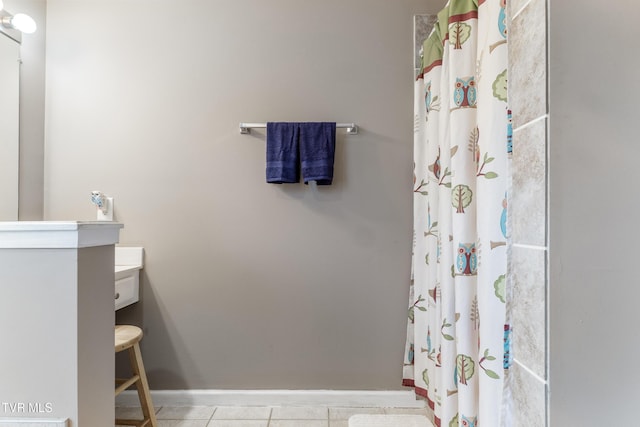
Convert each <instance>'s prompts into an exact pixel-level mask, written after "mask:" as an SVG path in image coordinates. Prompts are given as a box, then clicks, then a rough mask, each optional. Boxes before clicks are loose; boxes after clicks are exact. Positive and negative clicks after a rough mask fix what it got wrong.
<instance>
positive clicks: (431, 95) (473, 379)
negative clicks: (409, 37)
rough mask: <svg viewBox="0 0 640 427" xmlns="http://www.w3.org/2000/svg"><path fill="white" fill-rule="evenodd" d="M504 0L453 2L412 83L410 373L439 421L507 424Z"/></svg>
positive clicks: (469, 425) (407, 377)
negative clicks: (412, 166)
mask: <svg viewBox="0 0 640 427" xmlns="http://www.w3.org/2000/svg"><path fill="white" fill-rule="evenodd" d="M505 1H506V0H450V1H449V2H448V3H447V5H446V6H445V8H444V9H443V10H442V11H441V12H440V13H439V14H438V21H437V23H436V24H435V27H434V30H433V31H432V33H431V34H430V36H429V38H428V39H427V40H426V41H425V42H424V45H423V52H422V57H423V64H422V65H423V67H422V73H421V74H420V75H419V76H418V78H417V80H416V82H415V102H414V108H415V123H414V124H415V133H414V162H415V163H414V238H413V240H414V241H413V262H412V285H411V297H410V302H409V316H408V317H409V319H408V328H407V344H406V349H405V361H404V376H403V378H404V379H403V383H404V385H407V386H413V387H414V388H415V391H416V393H417V394H418V395H421V396H423V397H425V398H426V399H427V402H428V404H429V406H430V407H431V408H432V409H433V411H434V414H435V423H436V425H438V426H446V427H454V426H464V427H477V426H478V425H481V426H485V427H499V426H502V425H508V424H509V421H508V419H507V418H508V410H507V411H504V408H508V405H506V404H505V403H504V402H503V395H505V396H506V393H504V392H503V388H504V384H505V376H506V374H507V373H508V367H509V363H510V359H509V342H510V339H509V338H510V337H509V334H510V327H509V325H508V321H507V320H506V318H507V309H506V302H507V299H508V295H507V289H508V287H507V283H506V270H507V186H508V182H509V179H508V177H509V173H508V162H509V156H510V151H511V144H510V136H509V135H510V131H509V129H510V125H509V112H508V110H507V75H506V74H507V45H506V43H507V30H506V19H505Z"/></svg>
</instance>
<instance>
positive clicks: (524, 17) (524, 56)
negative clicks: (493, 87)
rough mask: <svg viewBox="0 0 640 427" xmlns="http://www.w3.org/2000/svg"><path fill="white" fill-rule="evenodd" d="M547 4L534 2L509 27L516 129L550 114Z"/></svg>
mask: <svg viewBox="0 0 640 427" xmlns="http://www.w3.org/2000/svg"><path fill="white" fill-rule="evenodd" d="M546 22H547V21H546V3H545V0H532V1H531V2H530V3H529V4H528V5H527V6H526V7H525V9H524V10H523V11H522V13H520V14H519V15H518V16H516V18H515V19H513V20H512V21H511V26H510V27H509V44H508V45H509V63H510V70H509V79H508V85H509V98H510V105H511V110H512V112H513V127H514V129H515V128H518V127H519V126H521V125H523V124H525V123H528V122H529V121H531V120H533V119H535V118H538V117H540V116H542V115H544V114H546V112H547V47H546V36H545V34H546Z"/></svg>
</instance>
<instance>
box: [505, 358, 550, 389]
mask: <svg viewBox="0 0 640 427" xmlns="http://www.w3.org/2000/svg"><path fill="white" fill-rule="evenodd" d="M513 361H514V362H515V363H517V364H518V365H519V366H520V367H521V368H522V369H524V370H525V371H527V372H528V373H529V374H530V375H531V376H532V377H534V378H535V379H537V380H538V381H540V382H541V383H542V384H544V385H547V380H545V379H543V378H541V377H540V376H539V375H538V374H536V373H535V372H533V371H532V370H531V369H529V368H527V367H526V366H524V365H523V364H522V363H520V362H519V361H518V359H516V358H515V357H514V358H513Z"/></svg>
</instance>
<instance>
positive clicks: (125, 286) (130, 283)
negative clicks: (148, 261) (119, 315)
mask: <svg viewBox="0 0 640 427" xmlns="http://www.w3.org/2000/svg"><path fill="white" fill-rule="evenodd" d="M136 301H138V274H137V272H136V274H134V275H132V276H129V277H125V278H123V279H120V280H116V292H115V309H116V310H119V309H121V308H122V307H126V306H127V305H131V304H133V303H134V302H136Z"/></svg>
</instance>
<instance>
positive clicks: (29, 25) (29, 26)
mask: <svg viewBox="0 0 640 427" xmlns="http://www.w3.org/2000/svg"><path fill="white" fill-rule="evenodd" d="M0 1H1V0H0ZM3 15H4V16H2V20H1V21H0V24H2V26H3V27H5V28H9V29H13V30H18V31H20V32H23V33H25V34H32V33H35V32H36V29H37V26H36V21H34V20H33V18H32V17H30V16H29V15H26V14H24V13H16V14H15V15H11V14H10V13H7V14H3Z"/></svg>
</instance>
